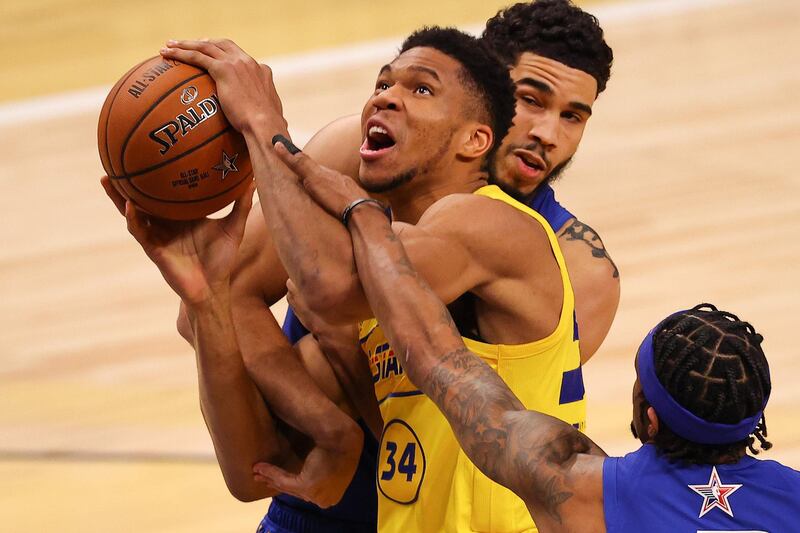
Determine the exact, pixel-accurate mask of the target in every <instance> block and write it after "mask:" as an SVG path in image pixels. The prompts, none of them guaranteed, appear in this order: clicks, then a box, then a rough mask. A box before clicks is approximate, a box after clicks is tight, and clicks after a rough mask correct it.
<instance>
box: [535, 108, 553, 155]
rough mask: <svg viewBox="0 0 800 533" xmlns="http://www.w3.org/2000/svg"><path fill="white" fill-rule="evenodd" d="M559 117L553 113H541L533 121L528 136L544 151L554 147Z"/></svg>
mask: <svg viewBox="0 0 800 533" xmlns="http://www.w3.org/2000/svg"><path fill="white" fill-rule="evenodd" d="M558 119H559V117H558V116H557V115H556V114H554V113H541V114H540V115H539V116H538V117H536V120H535V121H534V123H533V125H532V127H531V129H530V131H528V136H529V137H530V138H531V139H533V140H534V141H536V142H537V143H539V144H541V145H542V147H543V148H544V149H545V150H552V149H553V148H555V147H556V141H557V139H558V124H559V120H558Z"/></svg>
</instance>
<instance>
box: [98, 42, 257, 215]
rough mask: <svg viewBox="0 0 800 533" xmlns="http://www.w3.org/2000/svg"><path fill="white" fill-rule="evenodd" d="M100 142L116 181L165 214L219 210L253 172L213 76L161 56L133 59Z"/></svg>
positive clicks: (103, 118)
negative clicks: (228, 119) (229, 120)
mask: <svg viewBox="0 0 800 533" xmlns="http://www.w3.org/2000/svg"><path fill="white" fill-rule="evenodd" d="M97 146H98V149H99V150H100V159H101V160H102V162H103V168H104V169H105V171H106V174H108V176H109V177H110V178H111V182H112V183H113V184H114V186H115V188H116V189H117V190H119V192H120V193H121V194H122V195H123V196H124V197H125V198H127V199H129V200H131V201H133V202H134V203H135V204H136V206H137V207H139V208H141V209H142V210H144V211H146V212H148V213H150V214H152V215H155V216H158V217H162V218H169V219H173V220H191V219H196V218H202V217H204V216H206V215H209V214H211V213H213V212H215V211H218V210H220V209H222V208H223V207H225V206H226V205H228V204H229V203H231V202H232V201H234V200H236V199H237V198H239V197H240V196H241V195H242V194H243V193H244V191H245V190H246V189H247V186H248V184H249V182H250V180H251V179H252V176H253V170H252V167H251V166H250V157H249V155H248V153H247V146H246V144H245V141H244V138H243V137H242V136H241V135H240V134H239V133H238V132H237V131H236V130H234V129H233V128H232V127H231V125H230V124H229V123H228V121H227V120H226V119H225V115H224V114H223V113H222V109H221V107H220V104H219V99H218V98H217V94H216V86H215V85H214V80H212V79H211V77H210V76H209V75H208V74H207V73H206V72H205V71H203V70H201V69H198V68H196V67H193V66H190V65H186V64H184V63H180V62H178V61H173V60H171V59H164V58H162V57H160V56H157V57H153V58H150V59H148V60H146V61H144V62H142V63H140V64H139V65H137V66H135V67H133V68H132V69H131V70H130V71H128V73H127V74H125V75H124V76H123V77H122V79H120V80H119V81H118V82H117V83H116V85H114V87H113V88H112V89H111V92H110V93H109V94H108V97H107V98H106V101H105V103H104V104H103V109H102V110H101V111H100V121H99V123H98V126H97Z"/></svg>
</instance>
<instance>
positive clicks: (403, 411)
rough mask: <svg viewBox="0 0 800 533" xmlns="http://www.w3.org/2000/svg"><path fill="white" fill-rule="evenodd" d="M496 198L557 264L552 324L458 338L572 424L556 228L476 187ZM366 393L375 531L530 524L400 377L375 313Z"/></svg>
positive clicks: (517, 389)
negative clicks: (380, 426) (375, 441)
mask: <svg viewBox="0 0 800 533" xmlns="http://www.w3.org/2000/svg"><path fill="white" fill-rule="evenodd" d="M475 194H480V195H483V196H487V197H489V198H494V199H496V200H499V201H501V202H505V203H507V204H509V205H511V206H512V207H514V208H516V209H519V210H520V211H522V212H524V213H526V214H528V215H530V216H531V217H533V218H535V219H536V220H537V221H538V222H539V223H540V224H541V225H542V226H543V227H544V229H545V231H546V232H547V236H548V238H549V239H550V246H551V248H552V250H553V255H554V256H555V259H556V261H557V262H558V267H559V269H560V271H561V280H562V284H563V286H564V302H563V305H562V308H561V316H560V319H559V322H558V326H557V327H556V329H555V330H554V331H553V332H552V333H551V334H550V335H548V336H547V337H545V338H544V339H541V340H538V341H535V342H531V343H528V344H520V345H500V344H486V343H482V342H477V341H474V340H471V339H467V338H465V339H464V342H465V343H466V345H467V347H468V348H469V349H470V350H472V352H473V353H475V354H477V355H479V356H480V357H481V358H482V359H483V360H484V361H485V362H486V363H488V364H489V365H490V366H491V367H492V368H493V369H494V370H496V371H497V373H498V374H500V376H501V377H502V378H503V380H504V381H505V382H506V383H507V384H508V386H509V387H510V388H511V390H513V391H514V394H516V395H517V397H519V399H520V400H521V401H522V403H523V404H524V405H525V406H526V407H528V408H530V409H535V410H537V411H541V412H544V413H547V414H550V415H552V416H555V417H558V418H560V419H561V420H564V421H566V422H568V423H570V424H573V425H574V426H575V427H578V428H580V429H581V430H583V429H584V427H585V419H586V404H585V400H584V394H583V379H582V376H581V369H580V352H579V349H578V332H577V324H576V322H575V313H574V300H575V299H574V295H573V292H572V285H571V284H570V281H569V275H568V273H567V267H566V264H565V262H564V257H563V255H562V253H561V249H560V248H559V245H558V240H557V239H556V236H555V233H554V232H553V230H552V228H551V227H550V226H549V225H548V223H547V222H546V221H545V219H544V218H543V217H542V216H540V215H539V214H538V213H537V212H535V211H533V210H532V209H530V208H529V207H527V206H525V205H523V204H521V203H520V202H517V201H516V200H514V199H513V198H511V197H510V196H508V195H507V194H505V193H504V192H502V191H501V190H500V189H499V188H498V187H496V186H493V185H491V186H486V187H482V188H480V189H479V190H477V191H476V192H475ZM360 333H361V335H360V336H361V344H362V348H363V349H364V351H365V352H366V353H367V355H368V356H369V360H370V365H371V367H372V373H373V381H374V384H375V393H376V395H377V397H378V401H379V403H380V407H381V413H382V414H383V420H384V430H383V435H382V436H381V443H380V450H379V457H378V470H377V474H376V478H377V486H378V531H379V532H380V533H441V532H445V533H463V532H487V533H517V532H520V533H521V532H525V533H528V532H535V531H536V526H535V525H534V523H533V520H532V519H531V517H530V514H529V513H528V510H527V508H526V507H525V504H524V503H523V502H522V500H521V499H520V498H518V497H517V496H515V495H514V494H513V493H512V492H511V491H510V490H508V489H506V488H504V487H502V486H500V485H498V484H496V483H494V482H492V481H490V480H489V478H487V477H486V476H484V475H483V474H482V473H481V472H480V471H479V470H478V469H477V468H475V466H474V465H473V464H472V462H470V460H469V459H468V458H467V456H466V455H465V454H464V452H463V451H462V450H461V448H460V447H459V445H458V441H457V440H456V438H455V435H454V434H453V432H452V430H451V429H450V426H449V425H448V424H447V420H446V419H445V418H444V415H442V414H441V412H440V411H439V409H438V408H437V407H436V404H434V403H433V402H432V401H431V400H430V399H428V397H427V396H425V395H424V394H423V393H422V392H421V391H419V390H418V389H417V388H416V387H415V386H414V385H413V384H412V383H411V382H410V381H409V380H408V379H407V378H406V375H405V372H404V370H403V367H402V365H401V364H400V361H399V359H398V358H397V357H396V355H395V354H394V352H393V350H392V347H391V345H390V343H389V341H388V340H387V339H386V337H385V335H384V334H383V331H382V330H381V328H380V326H379V325H378V324H377V322H376V321H375V320H368V321H365V322H363V323H362V324H361V332H360Z"/></svg>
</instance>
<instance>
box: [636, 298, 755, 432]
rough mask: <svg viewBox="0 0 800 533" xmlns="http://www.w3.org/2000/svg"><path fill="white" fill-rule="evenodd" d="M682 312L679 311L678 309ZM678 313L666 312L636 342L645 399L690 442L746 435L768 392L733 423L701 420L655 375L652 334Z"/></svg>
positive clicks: (662, 418) (640, 379) (638, 365)
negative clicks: (754, 409) (752, 410)
mask: <svg viewBox="0 0 800 533" xmlns="http://www.w3.org/2000/svg"><path fill="white" fill-rule="evenodd" d="M684 312H685V311H679V312H678V313H684ZM678 313H674V314H672V315H670V316H669V317H667V318H666V319H664V320H663V321H662V322H661V323H660V324H658V325H657V326H656V327H655V328H653V329H652V330H650V332H649V333H648V334H647V336H646V337H645V338H644V340H643V341H642V345H641V346H639V352H638V356H637V358H636V367H637V368H638V370H639V383H641V385H642V392H643V393H644V397H645V399H646V400H647V401H648V402H649V403H650V405H652V406H653V409H655V410H656V414H658V418H659V419H661V420H662V421H663V422H664V423H665V424H667V426H669V428H670V429H671V430H672V431H674V432H675V434H676V435H678V436H680V437H683V438H684V439H686V440H689V441H691V442H696V443H699V444H730V443H734V442H738V441H740V440H744V439H746V438H747V437H748V436H749V435H750V434H751V433H752V432H753V430H755V428H756V426H757V425H758V422H759V421H760V420H761V416H762V415H763V414H764V407H765V406H766V405H767V399H769V396H767V398H764V405H763V406H762V408H761V410H760V411H759V412H757V413H756V414H754V415H753V416H751V417H748V418H745V419H744V420H741V421H740V422H738V423H736V424H721V423H718V422H709V421H707V420H704V419H702V418H700V417H698V416H697V415H695V414H694V413H692V412H691V411H689V410H688V409H686V408H685V407H683V406H682V405H681V404H679V403H678V402H677V401H675V399H674V398H673V397H672V396H671V395H670V393H669V392H668V391H667V389H665V388H664V385H662V384H661V381H659V379H658V376H657V375H656V366H655V353H654V352H653V337H655V334H656V332H657V331H658V330H659V329H661V325H662V324H663V323H664V322H666V321H667V320H669V319H670V318H672V317H673V316H675V315H677V314H678Z"/></svg>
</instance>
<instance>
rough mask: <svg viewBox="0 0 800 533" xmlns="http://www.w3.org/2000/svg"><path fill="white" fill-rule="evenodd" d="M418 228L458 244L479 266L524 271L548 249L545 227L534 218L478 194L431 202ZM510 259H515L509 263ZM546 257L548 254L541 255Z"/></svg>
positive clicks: (455, 195) (453, 196)
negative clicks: (493, 264)
mask: <svg viewBox="0 0 800 533" xmlns="http://www.w3.org/2000/svg"><path fill="white" fill-rule="evenodd" d="M417 225H418V226H419V227H420V228H423V229H424V230H426V231H428V232H431V233H435V234H437V235H441V236H445V237H447V238H449V239H452V240H455V241H457V242H459V243H460V244H461V245H462V246H464V247H465V248H466V249H468V250H469V251H470V252H471V255H473V256H474V257H475V258H476V259H477V260H479V261H481V262H482V263H496V264H497V265H498V266H501V267H502V269H503V270H504V271H505V270H520V271H521V272H522V271H525V270H526V269H528V268H529V267H530V263H531V261H532V260H534V259H535V258H537V257H542V255H541V254H536V253H525V254H518V253H517V252H518V251H520V250H525V251H526V252H530V251H533V252H535V251H536V250H539V249H541V250H542V251H544V250H549V249H550V241H549V239H548V237H547V233H546V232H545V229H544V227H543V226H542V224H541V223H539V222H538V221H537V220H536V219H535V218H534V217H532V216H530V215H528V214H527V213H525V212H523V211H521V210H519V209H517V208H515V207H513V206H512V205H510V204H508V203H506V202H503V201H500V200H496V199H494V198H489V197H486V196H482V195H478V194H451V195H449V196H446V197H444V198H441V199H440V200H438V201H437V202H436V203H434V204H433V205H432V206H431V207H430V208H428V210H427V211H425V213H424V214H423V216H422V217H421V218H420V220H419V222H418V224H417ZM512 256H515V257H516V256H518V257H516V259H515V260H513V261H510V260H509V259H511V257H512ZM544 257H549V254H546V255H544Z"/></svg>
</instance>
